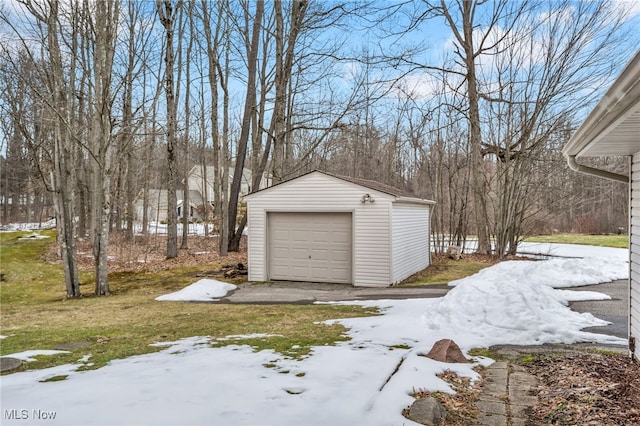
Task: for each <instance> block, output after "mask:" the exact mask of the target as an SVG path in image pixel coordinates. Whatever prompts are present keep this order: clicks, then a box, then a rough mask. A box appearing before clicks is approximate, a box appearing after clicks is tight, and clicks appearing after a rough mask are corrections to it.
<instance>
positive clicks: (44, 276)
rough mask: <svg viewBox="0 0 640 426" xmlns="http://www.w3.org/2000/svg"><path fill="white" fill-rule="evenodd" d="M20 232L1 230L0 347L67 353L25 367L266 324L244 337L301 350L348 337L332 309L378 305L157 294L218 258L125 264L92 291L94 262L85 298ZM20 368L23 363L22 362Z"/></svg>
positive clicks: (86, 276) (104, 357) (346, 314)
mask: <svg viewBox="0 0 640 426" xmlns="http://www.w3.org/2000/svg"><path fill="white" fill-rule="evenodd" d="M24 234H25V233H23V232H15V233H0V265H2V274H4V281H3V282H2V283H1V285H0V304H1V307H2V309H1V313H0V334H2V335H4V336H9V337H8V338H6V339H1V340H0V355H7V354H11V353H16V352H21V351H25V350H30V349H59V348H63V349H65V350H68V351H70V353H69V354H59V355H55V356H44V357H39V358H38V359H37V361H35V362H30V363H28V368H30V369H33V368H46V367H50V366H54V365H60V364H65V363H69V362H75V361H77V360H78V359H80V358H82V357H83V356H84V355H86V354H91V362H92V363H93V366H92V368H98V367H101V366H103V365H104V364H105V363H107V362H109V361H110V360H113V359H118V358H125V357H129V356H132V355H138V354H144V353H148V352H154V351H157V350H159V349H160V348H158V347H154V346H149V345H150V344H151V343H154V342H168V341H174V340H176V339H180V338H184V337H191V336H211V337H212V338H213V339H215V338H219V337H224V336H229V335H249V334H267V335H271V336H269V337H255V338H250V339H246V338H244V339H243V338H237V339H235V340H234V339H232V340H226V341H224V342H223V343H221V344H234V343H238V342H242V343H246V344H249V345H252V346H254V347H255V348H256V349H265V348H270V349H274V350H276V351H278V352H280V353H283V354H284V355H288V356H292V357H299V356H304V355H305V354H307V353H308V352H309V350H310V348H311V347H312V346H321V345H325V344H334V343H335V342H337V341H341V340H345V339H347V337H346V335H345V334H344V332H345V329H344V327H343V326H342V325H339V324H334V325H325V324H320V322H322V321H324V320H328V319H336V318H350V317H358V316H366V315H374V314H376V311H375V310H373V309H364V308H362V307H359V306H333V305H302V306H301V305H228V304H210V303H185V302H157V301H155V300H154V299H155V297H157V296H159V295H162V294H166V293H170V292H173V291H176V290H179V289H181V288H183V287H185V286H186V285H188V284H190V283H193V282H195V281H197V280H198V279H200V278H201V275H202V274H201V273H202V271H211V270H215V269H216V268H218V269H219V268H220V266H221V265H219V264H201V265H198V266H190V267H181V268H174V269H170V270H165V271H160V272H153V273H149V272H144V271H143V272H135V273H134V272H118V273H112V274H110V276H109V280H110V285H111V290H112V293H113V295H112V296H110V297H94V296H92V292H93V287H94V283H93V280H92V275H91V274H90V273H89V272H83V273H81V286H80V288H81V291H82V294H83V297H82V298H80V299H74V300H67V299H66V298H65V285H64V278H63V274H62V267H61V265H59V264H56V263H48V262H45V261H44V260H43V259H42V256H43V254H44V252H45V251H46V250H47V246H48V245H49V244H53V240H54V235H53V233H49V234H47V233H46V232H43V234H45V235H49V236H51V238H50V239H49V240H28V241H24V240H19V239H18V237H20V236H21V235H24ZM22 368H26V367H25V366H23V367H22Z"/></svg>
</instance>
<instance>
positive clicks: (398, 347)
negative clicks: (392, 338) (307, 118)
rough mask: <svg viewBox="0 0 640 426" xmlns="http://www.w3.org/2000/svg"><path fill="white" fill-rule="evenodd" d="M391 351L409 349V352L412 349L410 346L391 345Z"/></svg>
mask: <svg viewBox="0 0 640 426" xmlns="http://www.w3.org/2000/svg"><path fill="white" fill-rule="evenodd" d="M389 349H390V350H393V349H407V350H408V349H411V346H408V345H391V346H389Z"/></svg>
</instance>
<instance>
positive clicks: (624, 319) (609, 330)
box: [219, 280, 629, 338]
mask: <svg viewBox="0 0 640 426" xmlns="http://www.w3.org/2000/svg"><path fill="white" fill-rule="evenodd" d="M452 288H453V287H449V286H446V285H428V286H415V287H414V286H412V287H408V286H407V287H405V286H399V287H398V286H396V287H380V288H371V287H353V286H351V285H348V284H325V283H306V282H270V283H263V284H262V283H261V284H251V283H243V284H240V285H238V289H237V290H235V291H233V292H231V293H229V294H228V295H227V296H226V297H224V298H222V299H221V300H220V301H219V303H242V304H282V303H291V304H312V303H314V302H337V301H345V300H375V299H413V298H435V297H442V296H444V295H446V294H447V292H449V290H451V289H452ZM566 290H576V291H578V290H586V291H598V292H601V293H605V294H607V295H609V296H611V300H597V301H587V302H572V303H570V305H569V306H570V307H571V309H573V310H574V311H577V312H590V313H592V314H593V315H595V316H596V317H598V318H600V319H603V320H605V321H609V322H611V324H610V325H607V326H602V327H590V328H587V329H585V331H591V332H594V333H603V334H609V335H613V336H617V337H622V338H627V337H628V329H629V324H628V316H627V315H628V305H629V284H628V281H627V280H617V281H613V282H609V283H604V284H596V285H589V286H583V287H572V288H568V289H566Z"/></svg>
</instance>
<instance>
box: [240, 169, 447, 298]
mask: <svg viewBox="0 0 640 426" xmlns="http://www.w3.org/2000/svg"><path fill="white" fill-rule="evenodd" d="M244 199H245V201H246V202H247V211H248V226H249V243H248V245H249V247H248V251H249V253H248V256H249V259H248V260H249V281H269V280H284V281H311V282H326V283H340V284H353V285H354V286H362V287H384V286H389V285H393V284H396V283H399V282H400V281H402V280H404V279H405V278H407V277H409V276H410V275H412V274H414V273H416V272H418V271H420V270H422V269H424V268H426V267H427V266H429V262H430V246H429V237H430V224H429V218H430V214H431V207H432V206H433V205H434V204H435V202H433V201H430V200H425V199H421V198H415V197H412V196H411V195H409V194H406V193H405V192H403V191H401V190H398V189H395V188H392V187H389V186H387V185H383V184H380V183H377V182H373V181H369V180H363V179H355V178H349V177H343V176H336V175H332V174H329V173H325V172H320V171H314V172H311V173H307V174H306V175H303V176H300V177H298V178H295V179H292V180H290V181H287V182H283V183H281V184H278V185H275V186H272V187H270V188H266V189H263V190H261V191H258V192H255V193H253V194H249V195H247V196H245V197H244Z"/></svg>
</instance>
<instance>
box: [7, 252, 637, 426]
mask: <svg viewBox="0 0 640 426" xmlns="http://www.w3.org/2000/svg"><path fill="white" fill-rule="evenodd" d="M533 263H536V265H532V264H533ZM505 265H506V266H505ZM626 271H628V267H627V265H626V263H625V262H624V261H620V260H619V259H618V260H615V259H614V260H611V259H609V260H603V259H597V260H596V259H589V260H587V261H583V260H581V259H559V260H554V261H540V262H531V261H513V262H504V263H501V264H498V265H496V266H493V267H491V268H487V269H485V270H483V271H481V272H480V273H479V274H476V275H474V276H472V277H469V278H466V279H464V280H460V281H458V282H457V283H456V284H457V285H456V286H455V287H453V289H452V290H451V291H450V292H449V293H448V294H447V295H446V296H445V297H442V298H438V299H410V300H375V301H357V302H340V303H343V304H357V305H362V306H374V307H378V308H379V309H380V310H381V312H382V315H380V316H374V317H365V318H351V319H336V320H333V321H328V323H336V322H337V323H340V324H343V325H344V326H345V327H347V328H348V334H349V336H350V337H351V340H350V341H348V342H339V343H337V344H336V346H323V347H315V348H313V350H312V353H311V354H310V356H308V357H306V358H305V359H302V360H294V359H289V358H287V357H285V356H283V355H281V354H278V353H275V352H273V351H270V350H265V351H260V352H254V351H253V350H252V349H251V347H250V346H247V345H240V346H239V345H234V346H227V347H214V346H215V343H216V341H211V339H210V338H209V337H206V336H205V337H192V338H187V339H182V340H179V341H177V342H172V343H171V344H170V345H169V346H168V347H166V348H164V349H162V350H161V351H160V352H157V353H153V354H146V355H140V356H134V357H130V358H127V359H122V360H114V361H112V362H111V363H109V365H107V366H105V367H103V368H100V369H98V370H94V371H77V367H78V365H66V366H60V367H55V368H51V369H46V370H37V371H26V372H20V373H14V374H10V375H5V376H3V377H2V382H1V384H0V386H1V390H2V409H3V410H2V412H3V413H6V410H11V409H27V410H28V411H27V412H28V413H29V415H31V416H33V415H35V413H36V412H35V411H33V410H48V411H55V413H56V417H55V419H53V420H48V421H47V423H49V424H65V425H67V424H68V425H74V424H77V425H80V424H82V425H91V424H101V425H110V424H140V425H142V424H149V425H152V424H153V425H168V424H190V425H197V424H264V425H271V424H274V425H275V424H278V425H298V424H317V425H341V424H349V425H360V424H366V425H401V424H406V425H409V424H414V423H413V422H411V421H409V420H407V419H405V418H404V417H402V415H401V410H402V409H403V408H405V407H406V406H408V405H409V404H411V402H412V401H413V398H412V397H411V396H410V394H411V392H412V391H413V390H417V389H426V390H441V391H444V392H451V389H450V388H449V387H448V385H447V384H446V383H445V382H443V381H442V380H440V379H438V378H437V377H436V374H437V373H439V372H441V371H443V370H445V369H450V370H453V371H456V372H458V373H459V374H462V375H465V376H469V377H471V378H477V374H476V373H475V372H474V371H472V367H473V366H474V365H477V364H478V363H482V364H488V363H490V362H491V361H490V360H487V359H482V358H478V359H476V360H475V363H472V364H445V363H440V362H436V361H433V360H431V359H429V358H427V357H424V356H420V355H421V354H425V353H427V352H428V351H429V349H430V348H431V346H432V344H433V343H434V342H436V341H437V340H439V339H442V338H453V339H454V340H455V341H456V342H457V343H458V344H459V345H460V346H461V348H462V349H463V350H464V351H467V350H469V349H470V348H472V347H475V346H488V345H492V344H540V343H544V342H565V343H571V342H577V341H593V342H601V343H620V344H626V341H624V340H623V339H619V338H615V337H610V336H605V335H600V334H593V333H587V332H583V331H580V330H581V329H582V328H585V327H590V326H596V325H602V324H603V323H604V322H603V321H601V320H599V319H597V318H595V317H593V315H591V314H580V313H576V312H574V311H571V310H570V309H569V308H568V306H567V304H568V301H569V300H576V299H580V300H584V299H595V298H603V297H606V296H604V295H602V294H600V293H595V292H571V291H569V290H564V289H563V290H556V289H554V288H553V287H558V288H564V287H567V286H569V285H576V282H579V283H581V284H582V283H584V281H589V280H591V281H590V283H595V281H598V280H610V279H613V278H622V277H623V275H625V273H627V272H626ZM576 277H580V278H579V279H578V278H576ZM196 293H197V292H194V294H193V296H194V297H198V295H197V294H196ZM569 293H572V294H569ZM573 293H575V294H573ZM256 309H259V307H258V308H256ZM405 345H406V346H405ZM394 347H395V348H394ZM401 347H410V348H411V349H401ZM398 366H399V368H398ZM396 370H397V371H396ZM59 375H68V378H67V379H66V380H63V381H56V382H49V383H38V382H39V381H41V380H45V379H47V378H49V377H52V376H59ZM31 418H33V417H31ZM19 423H22V424H24V420H18V419H8V418H7V417H6V416H5V417H4V418H3V424H19Z"/></svg>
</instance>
